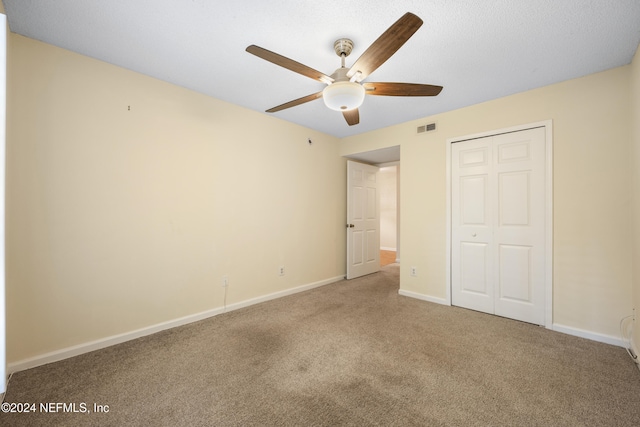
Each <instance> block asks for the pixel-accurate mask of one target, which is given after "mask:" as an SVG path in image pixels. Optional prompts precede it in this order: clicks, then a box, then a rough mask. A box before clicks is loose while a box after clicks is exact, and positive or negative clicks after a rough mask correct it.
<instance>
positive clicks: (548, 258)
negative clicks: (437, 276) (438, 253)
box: [445, 120, 553, 329]
mask: <svg viewBox="0 0 640 427" xmlns="http://www.w3.org/2000/svg"><path fill="white" fill-rule="evenodd" d="M540 127H544V128H545V273H544V275H545V298H544V301H545V307H544V311H545V316H544V318H545V323H544V327H545V328H547V329H552V326H553V121H552V120H544V121H541V122H534V123H528V124H523V125H517V126H512V127H508V128H502V129H496V130H491V131H487V132H481V133H475V134H471V135H464V136H459V137H455V138H448V139H447V143H446V144H447V145H446V153H447V160H446V174H447V180H446V181H447V189H446V194H447V215H446V224H447V225H446V227H447V228H446V229H447V239H446V269H447V270H446V274H445V277H446V289H447V294H446V302H447V304H448V305H451V146H452V145H453V144H454V143H456V142H462V141H467V140H470V139H478V138H484V137H487V136H494V135H500V134H503V133H510V132H519V131H523V130H527V129H533V128H540Z"/></svg>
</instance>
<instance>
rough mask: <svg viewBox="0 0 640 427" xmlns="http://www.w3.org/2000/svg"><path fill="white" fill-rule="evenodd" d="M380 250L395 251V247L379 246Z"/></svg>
mask: <svg viewBox="0 0 640 427" xmlns="http://www.w3.org/2000/svg"><path fill="white" fill-rule="evenodd" d="M380 250H381V251H391V252H396V248H388V247H386V246H382V247H380Z"/></svg>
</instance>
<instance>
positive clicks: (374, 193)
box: [347, 161, 380, 279]
mask: <svg viewBox="0 0 640 427" xmlns="http://www.w3.org/2000/svg"><path fill="white" fill-rule="evenodd" d="M378 199H379V194H378V168H377V167H375V166H371V165H365V164H363V163H357V162H352V161H347V279H353V278H355V277H360V276H364V275H365V274H371V273H375V272H376V271H379V270H380V215H379V211H380V206H379V205H380V203H379V200H378Z"/></svg>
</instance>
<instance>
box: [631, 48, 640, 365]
mask: <svg viewBox="0 0 640 427" xmlns="http://www.w3.org/2000/svg"><path fill="white" fill-rule="evenodd" d="M631 80H632V83H631V89H632V90H631V113H632V117H631V126H632V137H633V139H632V144H633V149H632V154H631V168H632V169H633V184H632V202H633V210H632V214H633V215H632V218H633V261H632V262H633V291H634V292H633V306H634V307H635V309H636V317H635V323H634V336H633V343H634V346H635V351H636V354H638V352H639V351H640V321H638V316H639V315H640V47H639V48H638V50H637V51H636V56H635V58H634V59H633V63H632V64H631Z"/></svg>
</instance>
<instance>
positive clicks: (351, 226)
mask: <svg viewBox="0 0 640 427" xmlns="http://www.w3.org/2000/svg"><path fill="white" fill-rule="evenodd" d="M353 227H355V225H353V224H347V228H353Z"/></svg>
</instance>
